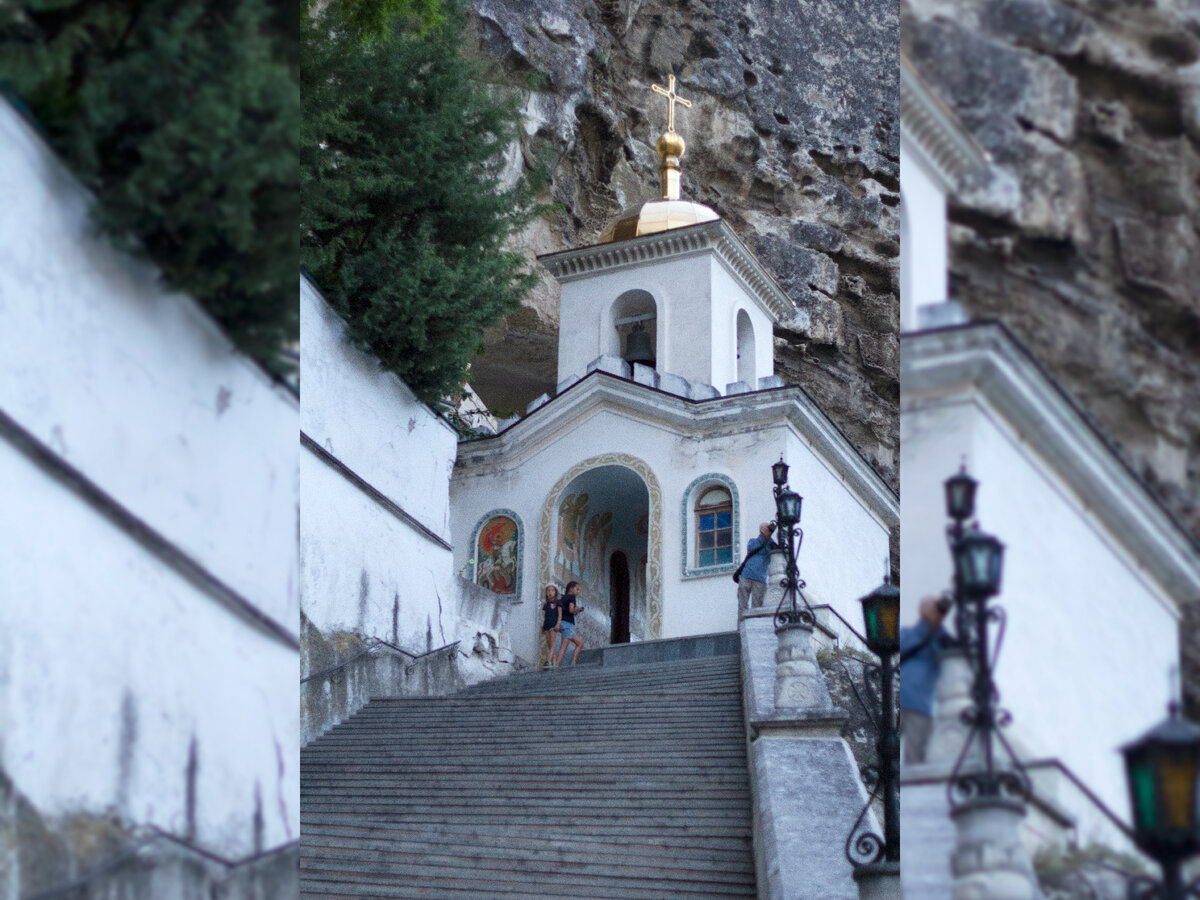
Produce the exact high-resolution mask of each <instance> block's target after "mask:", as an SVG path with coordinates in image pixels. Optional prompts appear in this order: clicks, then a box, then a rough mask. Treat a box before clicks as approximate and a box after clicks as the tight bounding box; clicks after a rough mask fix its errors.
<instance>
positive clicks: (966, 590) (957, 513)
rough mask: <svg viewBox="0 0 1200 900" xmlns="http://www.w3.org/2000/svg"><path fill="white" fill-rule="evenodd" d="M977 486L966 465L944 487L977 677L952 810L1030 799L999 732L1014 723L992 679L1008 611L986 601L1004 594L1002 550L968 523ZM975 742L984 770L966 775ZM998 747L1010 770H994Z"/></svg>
mask: <svg viewBox="0 0 1200 900" xmlns="http://www.w3.org/2000/svg"><path fill="white" fill-rule="evenodd" d="M977 486H978V482H976V481H975V479H973V478H971V476H970V475H968V474H967V471H966V467H965V466H964V467H963V468H962V469H961V470H960V471H959V472H958V474H957V475H954V476H952V477H951V478H949V479H947V480H946V482H945V487H946V512H947V513H948V514H949V516H950V519H951V524H950V526H949V527H948V528H947V529H946V534H947V538H948V540H949V543H950V553H951V557H952V558H953V561H954V608H955V628H956V630H957V632H958V638H959V641H960V642H961V643H962V646H963V649H964V651H965V653H966V657H967V661H968V662H969V663H970V666H971V669H972V672H973V675H974V678H973V681H972V686H971V700H972V706H971V707H970V708H969V709H967V710H966V711H965V712H964V713H963V720H964V722H965V723H966V725H967V726H968V727H969V729H970V730H969V732H968V734H967V739H966V741H965V742H964V744H963V748H962V751H961V753H960V754H959V756H958V760H957V762H956V763H955V766H954V770H953V772H952V774H951V776H950V782H949V785H948V790H949V794H950V805H951V806H952V807H953V806H956V805H958V804H959V803H961V802H962V801H964V800H967V799H972V798H977V797H1010V798H1013V799H1020V800H1025V799H1027V798H1028V795H1029V778H1028V776H1027V775H1026V774H1025V770H1024V767H1023V766H1022V765H1021V761H1020V760H1019V759H1018V758H1017V755H1016V753H1014V752H1013V749H1012V747H1011V746H1009V743H1008V741H1007V740H1006V739H1005V737H1004V734H1003V732H1002V731H1001V730H1000V729H1001V728H1003V727H1004V726H1005V725H1007V724H1008V723H1009V722H1010V721H1011V719H1012V717H1011V716H1010V715H1009V713H1008V711H1007V710H1004V709H1001V708H1000V706H999V698H1000V693H999V691H998V690H997V689H996V682H995V677H994V671H995V666H996V660H997V658H998V656H999V653H1000V647H1001V645H1002V644H1003V642H1004V626H1005V612H1004V608H1003V607H1001V606H998V605H995V604H989V603H988V601H989V600H990V599H991V598H992V597H994V596H996V594H998V593H999V592H1000V577H1001V574H1002V572H1003V569H1004V545H1003V544H1002V543H1001V542H1000V541H999V540H997V539H996V538H995V537H993V536H992V535H990V534H985V533H983V532H982V531H980V530H979V527H978V525H977V524H976V523H971V524H970V525H967V524H966V521H967V519H969V518H971V517H972V516H973V515H974V512H975V490H976V488H977ZM993 624H994V625H996V626H997V629H998V631H997V635H996V639H995V643H994V644H993V643H992V639H991V635H990V631H991V626H992V625H993ZM976 740H978V741H979V742H980V750H981V751H982V766H980V767H972V768H971V770H970V771H967V772H963V764H964V762H965V761H966V759H967V754H968V751H969V750H970V749H971V747H972V746H973V745H974V743H975V741H976ZM997 743H999V745H1000V746H1001V747H1002V748H1003V749H1004V751H1005V753H1006V754H1007V756H1008V758H1009V761H1010V763H1011V767H1005V768H999V767H998V766H997V765H996V749H997V748H996V745H997Z"/></svg>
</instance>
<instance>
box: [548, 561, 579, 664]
mask: <svg viewBox="0 0 1200 900" xmlns="http://www.w3.org/2000/svg"><path fill="white" fill-rule="evenodd" d="M578 597H579V582H578V581H572V582H570V583H569V584H568V585H567V593H566V596H565V597H563V602H562V622H561V623H560V624H559V629H560V630H561V634H562V642H561V643H560V644H559V645H558V657H557V658H556V659H555V660H554V664H555V665H556V666H557V665H560V664H561V663H562V660H563V657H564V656H566V655H567V644H574V645H575V652H574V653H572V654H571V665H575V663H577V662H579V651H580V650H582V649H583V639H582V638H581V637H579V636H578V635H576V634H575V613H577V612H583V611H584V610H585V609H587V607H586V606H584V605H583V604H582V603H579V602H578Z"/></svg>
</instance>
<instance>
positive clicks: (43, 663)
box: [0, 102, 299, 856]
mask: <svg viewBox="0 0 1200 900" xmlns="http://www.w3.org/2000/svg"><path fill="white" fill-rule="evenodd" d="M0 173H3V174H2V175H0V409H2V410H3V411H4V412H5V413H6V414H7V415H8V416H9V417H11V418H12V419H13V420H15V421H16V423H17V424H18V425H19V426H20V427H21V428H23V429H24V430H26V431H27V432H29V433H31V434H32V435H33V436H34V437H35V438H36V439H37V440H38V441H40V442H41V443H42V444H44V445H45V446H46V447H47V448H49V450H50V451H52V453H53V454H54V455H56V456H57V457H58V458H59V459H60V460H61V461H63V462H65V463H66V464H67V465H68V466H70V467H72V468H74V469H75V470H77V471H78V472H80V473H81V474H82V475H83V477H84V478H85V479H86V480H88V481H89V482H91V483H92V485H94V486H95V487H97V488H99V489H100V491H102V492H104V493H105V494H106V495H107V496H108V497H110V498H111V500H112V502H113V503H114V504H115V506H116V508H118V509H123V510H124V511H125V512H126V513H128V514H132V515H133V516H134V517H136V518H137V519H140V520H141V521H142V522H143V523H145V524H146V525H147V526H149V528H150V529H151V530H152V531H153V532H157V534H158V535H159V536H161V537H162V538H164V539H165V540H166V541H167V542H168V543H169V544H172V545H174V547H175V548H177V549H178V550H179V551H181V552H182V553H183V554H184V555H185V556H186V557H189V558H190V559H191V560H192V561H193V562H194V563H196V564H198V565H199V567H200V568H201V569H202V570H203V571H204V573H205V574H206V575H209V576H211V577H213V578H215V579H217V580H218V581H220V582H222V583H223V584H225V585H226V586H228V587H229V588H231V589H232V590H233V591H235V592H237V593H238V594H240V596H241V597H242V598H244V599H245V600H246V601H248V603H249V604H250V605H251V606H252V607H254V608H256V609H257V610H259V611H260V612H261V613H262V614H263V616H265V617H267V618H269V619H271V620H272V621H273V622H274V623H275V624H276V625H277V626H281V627H282V628H283V629H284V630H285V631H286V632H291V633H295V632H297V631H298V616H297V612H298V608H299V583H298V577H297V565H298V560H297V554H298V547H297V542H296V518H297V502H298V495H297V475H296V465H297V452H298V448H297V445H296V428H297V423H298V403H297V401H296V398H295V397H294V395H292V394H291V393H290V392H289V391H288V390H287V389H286V388H284V387H282V386H279V385H277V384H275V383H274V382H273V381H272V380H271V379H270V378H268V377H267V376H266V375H265V374H264V373H263V372H262V371H261V370H260V369H259V368H257V367H256V366H255V365H254V364H253V363H251V362H249V361H248V360H247V359H245V358H244V357H242V356H241V355H239V354H238V353H237V352H236V351H235V350H234V349H233V348H232V346H231V344H230V343H229V341H228V340H227V339H226V338H225V337H224V336H223V335H222V334H221V333H220V331H219V330H218V329H217V328H216V326H215V325H214V324H213V323H212V322H211V321H210V320H209V319H208V318H207V316H206V315H205V314H204V313H203V312H201V311H200V309H199V308H198V307H197V306H196V304H195V303H194V302H193V301H192V300H190V299H189V298H187V297H183V296H180V295H173V294H168V293H166V292H164V291H163V290H162V289H161V288H160V287H158V286H157V284H156V274H155V272H154V271H153V270H152V269H151V268H150V267H149V266H147V265H145V264H142V263H139V262H137V261H135V260H133V259H131V258H130V257H128V256H125V255H123V254H121V253H118V252H116V251H115V250H113V249H112V247H111V246H110V245H109V243H108V242H107V240H105V239H103V238H97V237H96V236H95V235H94V234H93V233H92V230H91V226H90V224H89V222H88V209H89V203H90V198H89V196H88V195H87V194H86V193H85V192H84V191H83V190H82V189H81V188H80V187H79V185H78V184H77V183H76V182H75V181H74V180H73V179H72V178H71V176H70V175H69V174H68V173H67V172H66V170H65V169H64V168H63V167H62V166H61V165H60V164H59V163H58V161H57V160H56V159H55V158H54V156H53V155H52V154H51V153H50V152H49V150H48V149H47V148H46V147H45V145H44V144H43V143H42V142H41V140H40V138H39V137H38V136H37V135H36V133H35V132H34V131H33V130H32V128H31V127H30V126H29V125H28V124H27V123H26V122H25V121H24V120H23V119H22V118H21V117H20V116H19V115H18V114H17V113H16V112H15V111H14V110H13V109H12V108H11V107H10V106H9V105H8V104H7V103H4V102H0ZM0 485H2V486H3V487H2V489H0V495H2V496H3V500H4V503H3V507H4V513H5V514H4V515H3V516H2V517H0V547H3V548H4V553H3V563H2V564H0V766H2V767H3V769H4V770H5V771H6V772H7V773H8V775H9V776H11V777H12V779H13V781H14V782H15V784H16V786H17V788H18V789H19V790H21V791H22V792H23V793H24V794H25V795H26V796H27V797H28V798H29V800H30V801H31V802H32V803H33V804H34V805H35V806H36V807H37V808H38V809H39V810H40V811H41V812H43V813H45V814H48V815H50V816H58V815H66V814H70V813H87V814H92V815H104V814H108V813H115V814H117V815H119V816H121V817H122V818H123V819H124V820H125V821H127V822H130V823H137V824H144V823H152V824H156V825H158V826H160V827H162V828H165V829H168V830H170V831H172V832H175V833H176V834H183V833H184V832H185V829H186V827H187V812H186V796H187V787H186V782H187V767H188V755H189V746H190V744H191V742H192V741H193V739H194V740H195V743H196V748H197V763H198V766H197V774H196V798H197V805H196V810H195V818H196V834H195V837H196V839H197V840H198V841H199V842H200V843H201V844H202V845H204V846H206V847H208V848H210V849H212V850H215V851H216V852H218V853H223V854H225V855H227V856H241V855H246V854H249V853H250V852H253V850H254V849H255V846H254V835H253V819H254V813H255V808H256V803H259V804H261V809H262V815H263V823H264V832H263V841H264V845H265V846H266V847H271V846H273V845H277V844H280V843H282V842H285V841H287V840H290V839H294V838H296V837H297V836H298V827H299V824H298V823H299V820H298V797H299V781H298V772H297V766H296V758H295V750H296V747H297V746H298V742H299V714H298V708H297V707H298V699H299V694H298V689H297V685H296V675H297V671H298V664H299V658H298V652H297V650H296V648H295V646H293V645H292V644H291V643H290V642H289V640H288V639H287V638H286V637H285V636H283V635H281V634H279V633H277V632H275V631H272V630H270V629H268V628H265V627H263V626H262V625H260V624H256V623H255V622H253V621H252V620H251V619H250V618H249V617H248V616H246V615H245V614H244V613H237V612H234V611H232V609H231V607H230V606H228V605H226V604H224V603H223V602H222V601H220V600H218V599H217V598H216V596H214V594H212V593H209V592H208V591H206V590H204V589H201V588H198V587H197V586H196V585H195V584H194V583H192V582H191V581H190V580H188V579H186V578H185V577H184V576H182V575H181V574H180V573H179V571H178V570H177V569H175V568H173V567H172V566H170V565H168V564H167V563H166V562H164V560H163V559H162V558H160V557H159V556H157V555H155V554H154V553H152V552H151V551H149V550H147V549H146V547H145V546H144V545H142V544H141V543H138V542H137V541H135V540H134V539H132V538H131V537H130V536H129V534H128V533H127V532H126V531H124V530H123V529H122V528H120V527H117V526H116V525H115V524H114V522H113V520H112V519H111V518H109V517H108V516H106V515H102V514H101V513H100V512H98V511H97V510H96V509H94V508H93V507H92V506H90V505H88V504H87V503H86V502H85V501H84V500H83V499H82V498H81V497H80V496H79V495H78V494H76V493H75V492H73V491H72V490H69V489H67V488H66V487H64V486H63V484H62V483H61V482H60V481H59V480H58V478H57V477H56V476H55V475H52V474H50V473H49V472H48V471H47V469H44V468H41V467H40V466H39V465H37V464H35V463H34V461H33V459H32V458H31V457H30V456H27V455H26V454H25V453H24V452H22V451H21V450H19V449H18V448H17V446H16V445H14V444H12V443H10V442H9V441H8V440H7V439H6V438H2V437H0ZM256 796H257V798H258V800H256Z"/></svg>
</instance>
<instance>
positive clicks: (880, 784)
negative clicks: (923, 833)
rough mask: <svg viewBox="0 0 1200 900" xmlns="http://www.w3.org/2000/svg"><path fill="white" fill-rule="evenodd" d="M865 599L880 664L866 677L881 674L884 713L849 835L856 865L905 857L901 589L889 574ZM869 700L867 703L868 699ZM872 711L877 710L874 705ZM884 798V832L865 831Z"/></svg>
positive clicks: (868, 667)
mask: <svg viewBox="0 0 1200 900" xmlns="http://www.w3.org/2000/svg"><path fill="white" fill-rule="evenodd" d="M859 602H860V603H862V610H863V622H864V624H865V625H866V637H867V647H868V649H870V651H871V652H872V653H874V654H875V655H876V656H878V657H879V663H880V664H879V665H874V664H870V663H868V664H865V665H864V666H863V678H864V680H865V681H866V682H867V684H868V685H872V686H873V682H874V681H875V680H876V679H878V684H879V693H878V695H877V697H876V700H877V701H878V703H877V704H876V708H877V710H878V715H873V716H872V717H873V718H874V719H875V726H876V732H877V733H878V735H879V738H878V740H877V742H876V745H875V747H876V752H877V754H878V756H879V764H878V766H877V767H876V766H868V767H866V768H864V770H863V779H864V781H866V783H867V787H868V789H869V790H870V797H869V798H868V799H867V805H866V806H864V807H863V811H862V812H861V813H859V816H858V820H857V821H856V822H855V823H854V827H853V828H852V829H850V835H849V837H848V838H847V839H846V858H847V859H849V860H850V863H851V864H852V865H853V866H855V867H856V868H861V867H864V866H870V865H874V864H875V863H878V862H880V861H881V860H882V861H886V862H889V863H898V862H899V861H900V737H899V735H898V733H897V729H896V700H895V675H896V668H895V665H894V664H893V657H895V655H896V654H897V653H899V652H900V591H899V589H897V588H896V587H895V586H894V585H892V584H891V582H890V581H889V580H887V579H885V580H884V582H883V584H881V585H880V586H879V587H877V588H876V589H875V590H873V591H871V593H869V594H867V596H865V597H862V598H861V599H860V601H859ZM864 705H865V704H864ZM868 712H871V710H869V709H868ZM881 795H882V798H883V836H882V837H880V836H879V835H877V834H875V833H874V832H869V831H868V832H862V833H860V832H859V826H860V825H861V824H862V821H863V819H864V818H865V817H866V814H867V810H868V809H870V808H871V803H872V802H874V800H875V799H876V798H877V797H880V796H881Z"/></svg>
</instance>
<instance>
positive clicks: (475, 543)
mask: <svg viewBox="0 0 1200 900" xmlns="http://www.w3.org/2000/svg"><path fill="white" fill-rule="evenodd" d="M496 516H506V517H507V518H509V519H512V520H513V521H514V522H516V523H517V585H516V588H517V591H516V593H515V594H513V596H512V602H513V603H520V602H521V568H522V566H523V565H524V564H525V525H524V523H522V522H521V517H520V516H519V515H517V514H516V513H515V512H514V511H513V510H511V509H504V508H501V509H493V510H492V511H491V512H488V513H484V514H483V516H482V517H481V518H480V520H479V521H478V522H476V523H475V530H474V531H472V532H471V555H470V556H469V557H468V559H470V560H471V583H472V584H479V581H478V578H479V560H478V558H477V557H476V553H477V551H478V550H479V532H481V531H483V526H484V525H486V524H487V523H488V522H490V521H492V519H494V518H496ZM501 596H503V595H501Z"/></svg>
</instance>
